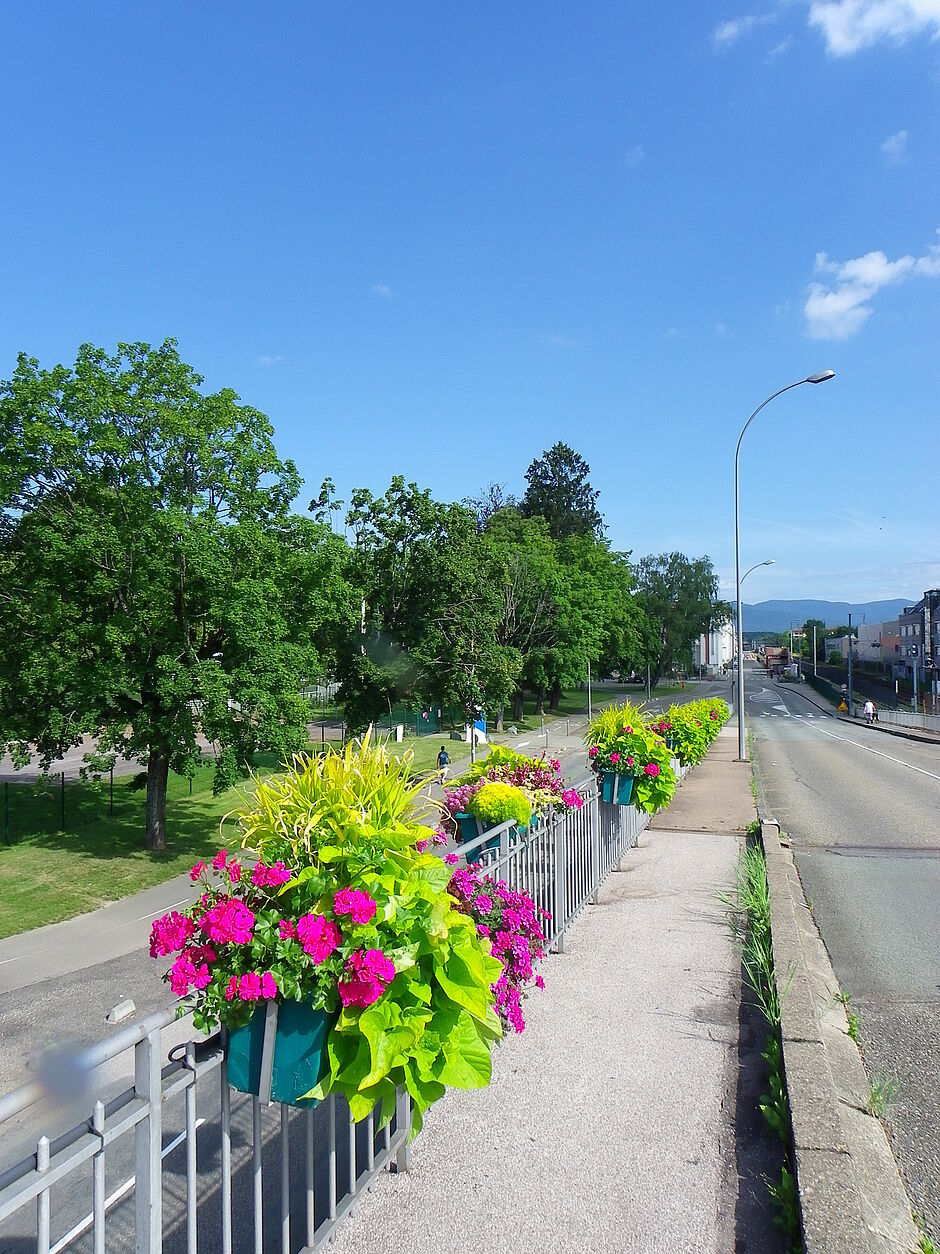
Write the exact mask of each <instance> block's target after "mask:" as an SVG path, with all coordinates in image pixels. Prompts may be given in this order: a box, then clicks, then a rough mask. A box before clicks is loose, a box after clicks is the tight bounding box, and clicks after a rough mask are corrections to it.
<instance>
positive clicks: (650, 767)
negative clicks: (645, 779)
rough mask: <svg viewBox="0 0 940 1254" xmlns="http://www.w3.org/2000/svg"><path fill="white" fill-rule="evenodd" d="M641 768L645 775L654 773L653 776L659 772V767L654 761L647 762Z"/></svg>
mask: <svg viewBox="0 0 940 1254" xmlns="http://www.w3.org/2000/svg"><path fill="white" fill-rule="evenodd" d="M643 770H644V771H645V772H646V774H647V775H654V776H655V775H658V774H659V767H658V766H657V765H656V763H655V762H647V764H646V766H644V768H643Z"/></svg>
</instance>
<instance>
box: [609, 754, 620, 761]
mask: <svg viewBox="0 0 940 1254" xmlns="http://www.w3.org/2000/svg"><path fill="white" fill-rule="evenodd" d="M610 760H611V762H619V761H620V754H619V753H612V754H611V755H610Z"/></svg>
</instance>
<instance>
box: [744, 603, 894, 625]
mask: <svg viewBox="0 0 940 1254" xmlns="http://www.w3.org/2000/svg"><path fill="white" fill-rule="evenodd" d="M916 600H917V598H916V597H915V598H914V601H916ZM914 601H904V600H900V599H896V600H893V601H864V602H862V603H861V604H858V605H853V604H851V602H849V601H758V603H757V604H756V605H747V604H745V605H744V606H743V608H742V614H741V617H742V620H743V624H744V630H745V631H746V632H747V631H787V630H788V629H789V628H790V627H791V626H797V627H802V626H803V624H804V623H805V622H806V620H807V619H809V618H821V619H822V621H823V622H824V623H825V624H826V626H827V627H837V626H839V625H840V624H842V623H847V622H848V620H849V614H850V613H851V615H852V626H853V627H854V626H855V624H856V623H882V622H886V621H887V620H888V619H891V618H897V616H898V615H899V614H900V612H901V610H902V609H903V608H904V607H905V605H913V604H914Z"/></svg>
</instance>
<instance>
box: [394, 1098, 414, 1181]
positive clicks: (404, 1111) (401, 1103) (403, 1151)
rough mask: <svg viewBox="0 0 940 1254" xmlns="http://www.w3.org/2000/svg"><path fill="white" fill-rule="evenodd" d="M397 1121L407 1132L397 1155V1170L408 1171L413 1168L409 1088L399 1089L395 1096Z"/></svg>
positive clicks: (401, 1128) (399, 1126)
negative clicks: (410, 1139) (409, 1138)
mask: <svg viewBox="0 0 940 1254" xmlns="http://www.w3.org/2000/svg"><path fill="white" fill-rule="evenodd" d="M395 1122H396V1124H397V1126H398V1129H399V1130H400V1131H404V1133H405V1139H404V1140H403V1141H402V1143H401V1145H399V1147H398V1153H397V1154H396V1155H395V1170H396V1171H408V1170H410V1168H411V1143H410V1142H409V1140H408V1137H409V1136H410V1135H411V1102H410V1101H409V1099H408V1090H407V1089H399V1090H398V1093H397V1094H396V1096H395Z"/></svg>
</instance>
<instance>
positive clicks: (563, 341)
mask: <svg viewBox="0 0 940 1254" xmlns="http://www.w3.org/2000/svg"><path fill="white" fill-rule="evenodd" d="M539 339H540V340H541V342H542V343H543V344H545V345H546V346H547V347H548V348H563V349H566V350H567V351H569V352H570V351H572V350H573V349H576V348H580V347H581V343H582V341H581V340H579V339H577V338H576V337H575V336H573V335H567V334H566V333H565V332H564V331H552V332H549V333H548V334H547V335H540V336H539Z"/></svg>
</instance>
